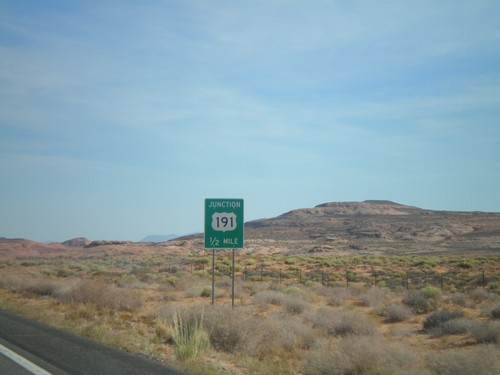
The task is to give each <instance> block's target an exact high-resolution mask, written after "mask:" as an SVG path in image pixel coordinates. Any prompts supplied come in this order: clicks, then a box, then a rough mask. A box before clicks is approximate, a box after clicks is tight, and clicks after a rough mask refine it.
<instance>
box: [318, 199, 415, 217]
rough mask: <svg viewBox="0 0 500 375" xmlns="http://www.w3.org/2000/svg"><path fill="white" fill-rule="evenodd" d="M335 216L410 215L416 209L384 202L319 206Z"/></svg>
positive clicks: (373, 201)
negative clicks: (409, 212)
mask: <svg viewBox="0 0 500 375" xmlns="http://www.w3.org/2000/svg"><path fill="white" fill-rule="evenodd" d="M315 208H316V209H322V210H324V211H327V212H328V213H329V214H334V215H408V209H415V208H414V207H410V206H405V205H402V204H399V203H394V202H391V201H383V200H377V201H376V200H369V201H364V202H328V203H323V204H320V205H317V206H316V207H315Z"/></svg>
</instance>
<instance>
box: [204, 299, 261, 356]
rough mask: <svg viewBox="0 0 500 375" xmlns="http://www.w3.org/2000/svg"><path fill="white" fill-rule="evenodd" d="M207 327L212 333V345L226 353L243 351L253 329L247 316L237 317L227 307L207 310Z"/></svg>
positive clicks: (215, 307)
mask: <svg viewBox="0 0 500 375" xmlns="http://www.w3.org/2000/svg"><path fill="white" fill-rule="evenodd" d="M206 320H207V323H206V326H207V327H208V329H209V332H210V343H211V344H212V346H213V347H214V348H215V349H217V350H222V351H225V352H229V353H232V352H237V351H242V350H243V349H244V346H245V345H247V343H248V337H249V336H250V332H251V330H252V329H254V328H256V327H254V326H251V325H250V324H249V323H250V322H249V321H248V319H247V316H246V315H244V314H243V315H237V314H235V313H233V311H231V309H229V308H227V307H225V306H221V307H218V306H214V307H212V308H210V309H207V312H206Z"/></svg>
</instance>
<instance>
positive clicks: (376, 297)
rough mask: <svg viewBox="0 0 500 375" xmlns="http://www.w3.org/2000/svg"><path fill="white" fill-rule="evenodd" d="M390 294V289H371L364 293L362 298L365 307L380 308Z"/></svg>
mask: <svg viewBox="0 0 500 375" xmlns="http://www.w3.org/2000/svg"><path fill="white" fill-rule="evenodd" d="M388 294H389V289H387V288H370V289H368V290H367V291H366V292H364V293H362V294H361V295H360V298H361V301H362V302H363V304H364V305H365V306H369V307H378V306H382V305H383V304H384V302H385V298H386V297H387V295H388Z"/></svg>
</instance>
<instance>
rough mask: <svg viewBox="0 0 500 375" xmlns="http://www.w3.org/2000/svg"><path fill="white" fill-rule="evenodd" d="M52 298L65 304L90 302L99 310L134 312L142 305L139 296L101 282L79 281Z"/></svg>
mask: <svg viewBox="0 0 500 375" xmlns="http://www.w3.org/2000/svg"><path fill="white" fill-rule="evenodd" d="M54 296H55V297H56V298H58V299H60V300H62V301H67V302H90V303H94V304H95V305H96V306H97V307H99V308H109V309H117V310H127V311H134V310H137V309H139V308H140V307H142V306H143V305H144V298H143V297H142V295H141V294H139V293H137V292H135V291H132V290H126V289H122V288H118V287H116V286H114V285H108V284H106V283H105V282H103V281H93V280H80V281H77V282H74V283H73V284H69V285H65V286H64V287H62V288H60V289H59V290H57V291H56V292H55V293H54Z"/></svg>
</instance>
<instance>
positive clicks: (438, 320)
mask: <svg viewBox="0 0 500 375" xmlns="http://www.w3.org/2000/svg"><path fill="white" fill-rule="evenodd" d="M463 316H464V313H463V311H460V310H439V311H435V312H433V313H432V314H430V315H429V316H428V317H427V318H426V319H425V321H424V329H425V330H426V331H429V330H431V329H434V328H438V327H439V326H441V325H443V324H444V323H445V322H448V321H450V320H453V319H459V318H462V317H463Z"/></svg>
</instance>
